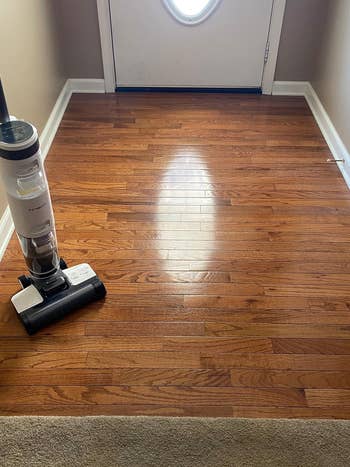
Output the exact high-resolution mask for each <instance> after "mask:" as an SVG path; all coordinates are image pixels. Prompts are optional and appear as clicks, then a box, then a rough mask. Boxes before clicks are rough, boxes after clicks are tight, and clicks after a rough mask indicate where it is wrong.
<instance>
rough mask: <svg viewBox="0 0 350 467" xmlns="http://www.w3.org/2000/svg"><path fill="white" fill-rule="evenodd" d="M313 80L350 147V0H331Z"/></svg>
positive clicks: (316, 89)
mask: <svg viewBox="0 0 350 467" xmlns="http://www.w3.org/2000/svg"><path fill="white" fill-rule="evenodd" d="M320 50H321V51H322V53H321V54H320V56H319V61H318V64H317V68H316V74H315V76H314V79H313V81H312V84H313V86H314V89H315V91H316V92H317V94H318V96H319V98H320V99H321V102H322V103H323V105H324V106H325V108H326V110H327V112H328V114H329V116H330V118H331V120H332V122H333V124H334V125H335V127H336V129H337V131H338V132H339V134H340V137H341V138H342V140H343V141H344V143H345V145H346V146H347V149H348V151H350V91H349V86H350V1H349V0H332V7H331V9H330V14H329V16H328V20H327V23H326V25H325V29H324V34H323V40H322V42H321V44H320Z"/></svg>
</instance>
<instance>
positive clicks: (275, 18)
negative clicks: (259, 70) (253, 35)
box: [97, 0, 286, 94]
mask: <svg viewBox="0 0 350 467" xmlns="http://www.w3.org/2000/svg"><path fill="white" fill-rule="evenodd" d="M285 7H286V0H273V6H272V15H271V23H270V29H269V35H268V40H267V43H268V50H269V53H268V59H267V62H266V64H265V68H264V72H263V79H262V91H263V94H272V86H273V81H274V77H275V70H276V64H277V55H278V48H279V45H280V38H281V31H282V25H283V17H284V11H285ZM97 11H98V22H99V25H100V38H101V49H102V62H103V72H104V80H105V91H106V92H114V91H115V86H116V68H115V61H114V51H113V33H112V22H111V8H110V0H97Z"/></svg>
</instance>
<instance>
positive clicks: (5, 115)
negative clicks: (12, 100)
mask: <svg viewBox="0 0 350 467" xmlns="http://www.w3.org/2000/svg"><path fill="white" fill-rule="evenodd" d="M9 121H10V115H9V111H8V108H7V104H6V99H5V93H4V89H3V87H2V82H1V79H0V125H1V123H6V122H9Z"/></svg>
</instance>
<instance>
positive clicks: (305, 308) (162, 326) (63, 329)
mask: <svg viewBox="0 0 350 467" xmlns="http://www.w3.org/2000/svg"><path fill="white" fill-rule="evenodd" d="M328 157H330V153H329V150H328V148H327V146H326V144H325V141H324V140H323V138H322V137H321V134H320V131H319V130H318V128H317V126H316V123H315V121H314V119H313V117H312V115H311V113H310V111H309V109H308V107H307V104H306V102H305V100H304V99H303V98H284V97H262V96H238V95H225V94H224V95H204V94H185V95H181V94H173V95H171V94H170V95H167V94H149V95H147V94H122V95H108V96H105V95H75V96H74V97H73V98H72V101H71V103H70V105H69V108H68V110H67V112H66V114H65V117H64V120H63V122H62V124H61V127H60V130H59V132H58V134H57V136H56V138H55V141H54V144H53V146H52V149H51V151H50V154H49V157H48V160H47V169H48V175H49V181H50V185H51V191H52V197H53V201H54V207H55V213H56V221H57V232H58V239H59V242H60V251H61V255H62V256H63V257H64V258H65V259H66V260H67V262H69V264H70V265H74V264H76V263H78V262H83V261H89V262H90V263H91V265H92V266H93V267H94V269H95V270H96V271H97V272H98V273H99V274H100V276H101V277H102V278H103V279H104V281H105V283H106V286H107V289H108V296H107V298H106V300H105V302H104V303H102V302H100V303H96V304H93V305H91V306H89V307H88V308H86V309H84V310H81V311H79V312H77V313H75V314H74V315H71V316H70V317H69V318H68V319H66V320H65V321H64V322H61V323H59V324H56V325H54V326H51V327H50V328H48V329H46V330H45V331H42V332H40V333H39V334H37V335H36V336H34V337H28V336H26V334H25V332H24V330H23V329H22V327H21V325H20V323H19V322H18V321H17V319H16V316H15V312H14V311H13V310H12V308H11V306H10V304H9V296H10V294H13V293H14V292H16V290H17V283H16V277H17V276H18V275H19V274H22V273H23V271H24V262H23V260H22V257H21V254H20V252H19V248H18V246H17V242H16V239H15V238H13V239H12V241H11V244H10V246H9V249H8V251H7V253H6V256H5V258H4V260H3V262H2V263H1V265H0V279H1V295H0V413H1V414H50V415H82V414H129V415H140V414H149V415H153V414H157V415H159V414H162V415H194V416H197V415H198V416H199V415H201V416H236V417H321V418H350V295H349V292H350V280H349V279H350V236H349V234H350V195H349V191H348V189H347V188H346V186H345V183H344V181H343V179H342V177H341V175H340V173H339V172H338V169H337V168H336V167H335V166H334V165H332V164H327V163H326V159H327V158H328Z"/></svg>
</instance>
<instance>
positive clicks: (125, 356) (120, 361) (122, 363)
mask: <svg viewBox="0 0 350 467" xmlns="http://www.w3.org/2000/svg"><path fill="white" fill-rule="evenodd" d="M86 366H87V367H88V368H200V359H199V355H198V354H197V355H196V354H194V353H192V352H142V351H140V352H133V351H131V352H112V351H110V352H92V351H91V352H88V357H87V360H86Z"/></svg>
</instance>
